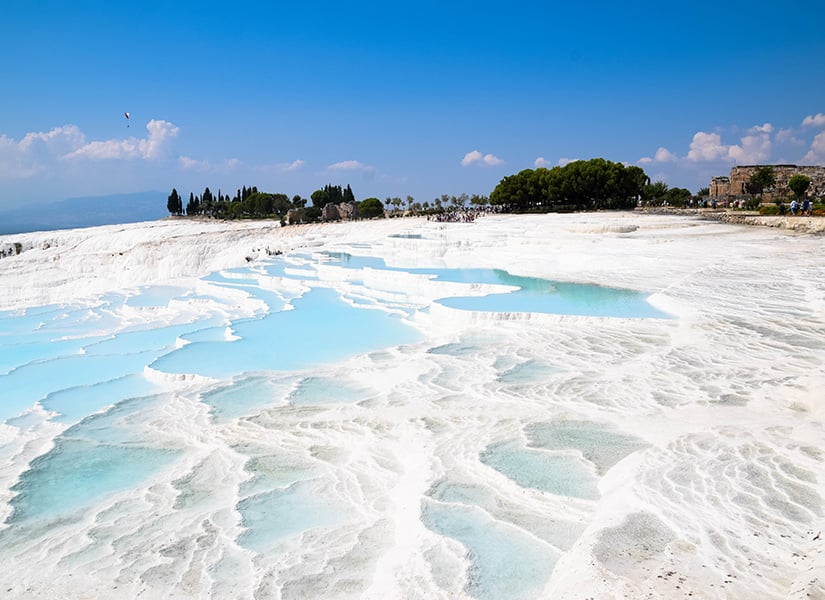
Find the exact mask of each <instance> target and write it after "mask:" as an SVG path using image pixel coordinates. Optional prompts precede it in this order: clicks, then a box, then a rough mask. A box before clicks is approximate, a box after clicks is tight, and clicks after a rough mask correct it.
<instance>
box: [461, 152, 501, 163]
mask: <svg viewBox="0 0 825 600" xmlns="http://www.w3.org/2000/svg"><path fill="white" fill-rule="evenodd" d="M475 164H478V165H484V166H488V167H496V166H498V165H503V164H504V161H503V160H501V159H500V158H498V157H497V156H493V155H492V154H481V152H479V151H478V150H473V151H472V152H468V153H467V154H465V155H464V158H462V159H461V166H462V167H469V166H470V165H475Z"/></svg>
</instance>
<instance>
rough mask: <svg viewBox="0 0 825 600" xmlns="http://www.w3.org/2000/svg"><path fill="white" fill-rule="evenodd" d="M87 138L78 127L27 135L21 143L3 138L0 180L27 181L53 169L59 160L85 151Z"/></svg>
mask: <svg viewBox="0 0 825 600" xmlns="http://www.w3.org/2000/svg"><path fill="white" fill-rule="evenodd" d="M85 141H86V138H85V136H84V135H83V133H82V132H81V131H80V129H79V128H78V127H77V126H76V125H64V126H63V127H56V128H54V129H52V130H51V131H48V132H45V133H43V132H37V133H27V134H26V135H25V136H24V137H23V139H22V140H20V141H19V142H17V141H15V140H14V139H12V138H10V137H7V136H5V135H0V178H3V179H26V178H28V177H32V176H33V175H36V174H38V173H41V172H43V171H45V170H47V169H50V168H52V167H53V166H54V165H55V164H56V162H57V160H58V158H59V157H60V156H63V155H64V154H66V153H67V152H72V151H73V150H75V149H77V148H79V147H81V146H82V145H83V144H84V143H85Z"/></svg>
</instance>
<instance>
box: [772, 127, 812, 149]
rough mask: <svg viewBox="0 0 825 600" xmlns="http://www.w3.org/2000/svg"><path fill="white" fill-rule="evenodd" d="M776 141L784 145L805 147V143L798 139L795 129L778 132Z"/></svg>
mask: <svg viewBox="0 0 825 600" xmlns="http://www.w3.org/2000/svg"><path fill="white" fill-rule="evenodd" d="M775 139H776V141H777V142H780V143H782V144H794V145H797V146H801V145H803V144H804V143H805V142H804V141H803V140H800V139H799V138H798V137H796V133H795V132H794V130H793V129H780V130H779V131H777V132H776V136H775Z"/></svg>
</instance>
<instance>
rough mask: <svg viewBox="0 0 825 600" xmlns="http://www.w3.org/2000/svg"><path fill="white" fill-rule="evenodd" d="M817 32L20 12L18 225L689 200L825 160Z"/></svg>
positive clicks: (86, 4)
mask: <svg viewBox="0 0 825 600" xmlns="http://www.w3.org/2000/svg"><path fill="white" fill-rule="evenodd" d="M823 26H825V6H823V5H822V3H821V2H814V1H810V0H800V1H796V2H793V3H787V4H785V5H782V8H781V9H780V8H778V7H777V5H776V3H774V2H766V1H759V2H739V1H737V2H728V3H724V4H720V3H718V2H714V3H711V2H707V1H700V2H694V3H691V4H690V5H689V6H680V7H678V8H677V7H671V6H665V5H662V4H661V3H655V2H647V1H645V2H639V3H632V4H627V3H625V4H615V3H611V2H596V3H590V4H588V5H586V6H585V5H582V4H574V5H565V6H553V5H549V4H547V3H540V2H520V3H517V4H516V5H511V6H509V7H508V9H507V10H506V11H503V10H502V6H501V5H500V4H493V3H492V2H487V1H482V2H473V3H470V2H464V1H461V2H451V3H446V4H445V3H435V2H429V1H427V2H420V3H416V4H415V5H410V6H404V5H393V4H391V3H389V4H384V3H373V2H365V3H364V2H362V3H358V4H355V5H341V4H339V3H332V2H305V3H300V4H299V3H294V4H289V5H281V4H280V3H279V4H277V5H272V4H271V3H264V2H240V3H236V4H233V5H232V6H231V7H229V6H228V5H227V6H221V5H219V4H215V3H194V2H188V1H185V2H178V3H173V4H171V5H168V6H166V5H162V4H158V5H154V4H153V5H150V6H144V5H134V4H128V3H114V4H112V3H103V2H95V1H81V2H78V3H72V4H71V5H66V4H65V3H62V2H57V1H47V2H40V3H37V4H32V3H30V2H24V1H22V0H12V1H11V2H10V3H7V4H6V5H4V9H3V18H2V19H0V54H2V55H3V56H5V57H6V59H7V60H6V61H4V62H5V65H4V67H5V68H4V91H5V92H6V93H4V94H2V95H0V212H2V211H5V210H10V209H14V208H18V207H20V206H25V205H32V204H35V203H40V202H47V201H56V200H61V199H63V198H70V197H78V196H88V195H103V194H116V193H129V192H136V191H144V190H167V191H168V190H171V188H172V187H176V188H177V189H178V191H179V192H180V193H181V194H182V195H184V196H188V194H189V192H190V191H194V192H195V193H200V192H201V191H203V188H204V187H205V186H209V187H210V189H212V190H213V191H215V190H217V189H219V188H222V189H223V191H224V192H230V193H231V192H234V190H235V189H237V188H239V187H241V186H243V185H256V186H257V187H259V188H260V189H262V190H266V191H271V192H283V193H286V194H288V195H294V194H300V195H302V196H304V197H308V196H309V195H310V193H311V192H312V191H313V190H315V189H317V188H319V187H322V186H323V185H325V184H326V183H333V184H341V185H346V184H350V185H351V186H352V188H353V190H354V192H355V194H356V196H357V197H358V198H365V197H368V196H377V197H379V198H384V197H386V196H400V197H405V196H407V195H412V196H414V197H415V198H416V199H417V200H419V201H425V200H432V198H434V197H436V196H439V195H441V194H445V193H446V194H460V193H465V192H466V193H469V194H472V193H479V194H489V193H490V191H492V189H493V188H494V187H495V185H496V183H498V181H499V180H500V179H501V178H502V177H504V176H506V175H509V174H513V173H516V172H518V171H520V170H522V169H525V168H535V167H537V166H548V167H551V166H554V165H559V164H565V163H566V162H569V161H571V160H576V159H589V158H593V157H604V158H606V159H609V160H612V161H621V162H625V163H627V164H636V165H639V166H641V167H643V168H644V169H645V171H646V172H647V174H648V175H649V176H650V177H651V179H652V180H654V181H656V180H662V181H665V182H666V183H667V184H668V185H670V186H672V187H673V186H678V187H687V188H688V189H690V190H691V191H694V192H695V191H697V190H698V189H699V188H700V187H704V186H707V184H708V181H709V179H710V177H711V176H712V175H723V174H727V173H728V172H729V171H730V168H731V167H732V166H733V165H735V164H754V163H795V164H825V101H824V100H823V99H825V82H823V80H822V78H821V77H819V76H818V75H819V74H820V71H821V65H820V62H821V58H822V56H825V36H823V35H822V31H823ZM126 111H128V112H129V113H130V118H129V120H128V125H129V126H128V127H127V120H126V118H125V117H124V112H126Z"/></svg>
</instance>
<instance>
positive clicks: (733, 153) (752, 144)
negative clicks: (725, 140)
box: [728, 133, 771, 164]
mask: <svg viewBox="0 0 825 600" xmlns="http://www.w3.org/2000/svg"><path fill="white" fill-rule="evenodd" d="M728 154H729V155H730V157H731V158H733V159H734V160H735V161H736V162H738V163H739V164H760V163H764V162H766V161H767V160H768V158H769V157H770V155H771V138H770V136H769V135H768V134H767V133H760V134H758V135H746V136H745V137H743V138H742V145H741V146H730V147H729V150H728Z"/></svg>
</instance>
